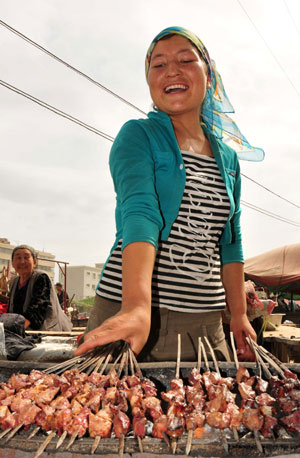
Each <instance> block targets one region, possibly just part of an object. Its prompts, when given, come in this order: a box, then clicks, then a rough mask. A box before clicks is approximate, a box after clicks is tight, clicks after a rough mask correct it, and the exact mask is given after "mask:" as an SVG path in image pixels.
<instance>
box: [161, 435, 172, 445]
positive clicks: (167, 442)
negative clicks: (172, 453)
mask: <svg viewBox="0 0 300 458" xmlns="http://www.w3.org/2000/svg"><path fill="white" fill-rule="evenodd" d="M162 437H163V440H164V441H165V443H166V444H167V446H168V448H171V444H170V441H169V438H168V435H167V434H166V433H162Z"/></svg>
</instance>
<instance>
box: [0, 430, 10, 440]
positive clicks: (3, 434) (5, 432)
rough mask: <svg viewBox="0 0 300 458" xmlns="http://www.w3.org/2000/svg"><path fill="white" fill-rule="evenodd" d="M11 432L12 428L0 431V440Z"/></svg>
mask: <svg viewBox="0 0 300 458" xmlns="http://www.w3.org/2000/svg"><path fill="white" fill-rule="evenodd" d="M11 430H12V428H7V429H5V430H4V431H2V433H0V439H2V437H4V436H6V434H8V433H9V431H11Z"/></svg>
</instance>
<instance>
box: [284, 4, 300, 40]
mask: <svg viewBox="0 0 300 458" xmlns="http://www.w3.org/2000/svg"><path fill="white" fill-rule="evenodd" d="M283 3H284V4H285V7H286V9H287V12H288V14H289V16H290V18H291V20H292V22H293V24H294V26H295V29H296V30H297V33H298V35H299V36H300V30H299V29H298V26H297V24H296V21H295V19H294V18H293V15H292V13H291V11H290V9H289V7H288V5H287V2H286V0H283Z"/></svg>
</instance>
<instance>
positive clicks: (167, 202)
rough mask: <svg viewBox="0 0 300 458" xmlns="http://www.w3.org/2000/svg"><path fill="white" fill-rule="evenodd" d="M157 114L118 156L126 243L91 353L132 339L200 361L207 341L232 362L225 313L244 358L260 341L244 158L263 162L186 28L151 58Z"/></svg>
mask: <svg viewBox="0 0 300 458" xmlns="http://www.w3.org/2000/svg"><path fill="white" fill-rule="evenodd" d="M146 77H147V81H148V84H149V89H150V94H151V97H152V100H153V103H154V106H155V109H154V111H152V112H150V113H149V114H148V118H147V119H140V120H132V121H129V122H127V123H126V124H125V125H124V126H123V127H122V129H121V131H120V132H119V134H118V136H117V138H116V140H115V142H114V144H113V147H112V149H111V154H110V168H111V173H112V177H113V181H114V186H115V191H116V194H117V208H116V226H117V236H116V240H115V243H114V246H113V247H112V250H111V252H110V255H109V257H108V259H107V262H106V264H105V266H104V269H103V272H102V276H101V279H100V282H99V285H98V287H97V291H96V297H95V302H94V307H93V310H92V312H91V315H90V319H89V322H88V326H87V332H86V334H85V338H84V343H82V345H81V346H80V347H79V348H78V349H77V350H76V352H75V354H81V353H83V352H85V351H87V350H89V349H91V348H94V347H95V346H97V345H103V344H106V343H108V342H113V341H116V340H119V339H123V340H125V341H128V342H129V343H130V345H131V348H132V349H133V351H134V352H135V353H137V354H139V359H140V360H146V361H151V360H156V361H157V360H176V356H177V355H176V348H177V347H176V340H177V333H180V334H181V339H182V359H183V360H185V361H188V360H190V361H195V360H196V358H197V340H198V337H203V336H208V338H209V340H210V342H211V345H212V347H213V349H214V351H215V352H216V353H217V355H218V358H219V359H223V360H230V358H231V353H230V350H229V348H228V346H227V343H226V341H225V336H224V331H223V327H222V318H221V312H222V310H224V309H225V307H226V304H228V306H229V307H230V310H231V329H232V331H233V333H234V336H235V339H236V343H237V347H238V349H239V354H240V358H241V359H244V360H251V359H252V358H253V354H252V352H251V350H250V348H249V347H248V344H247V342H246V337H247V336H248V335H250V336H251V337H252V338H253V339H255V338H256V335H255V332H254V330H253V329H252V327H251V325H250V323H249V320H248V318H247V313H246V298H245V291H244V274H243V252H242V243H241V228H240V191H241V180H240V169H239V162H238V158H237V154H236V151H234V150H233V149H232V148H230V147H229V146H228V144H225V142H223V141H222V138H224V140H226V143H228V142H229V141H230V142H231V143H232V144H233V145H235V146H236V147H237V148H238V149H239V150H240V151H242V150H244V153H243V154H245V155H247V157H248V158H249V157H252V159H253V160H256V159H258V157H261V155H262V154H263V153H262V152H261V150H259V149H256V148H253V147H252V146H251V145H249V143H248V142H247V141H246V139H245V138H244V137H243V136H242V134H241V133H240V131H239V129H238V128H237V126H236V125H235V124H234V123H233V121H232V120H231V119H230V118H229V117H226V115H225V114H224V113H225V112H227V111H232V110H233V109H232V107H231V104H230V102H229V100H228V98H227V96H226V93H225V90H224V87H223V84H222V80H221V77H220V75H219V74H218V72H217V70H216V67H215V64H214V62H213V61H212V60H211V59H210V57H209V54H208V52H207V50H206V48H205V46H204V45H203V43H202V42H201V40H200V39H199V38H198V37H197V36H196V35H194V34H193V33H191V32H189V31H188V30H186V29H183V28H180V27H171V28H168V29H165V30H163V31H162V32H161V33H160V34H158V35H157V36H156V37H155V38H154V40H153V42H152V43H151V45H150V47H149V50H148V52H147V56H146Z"/></svg>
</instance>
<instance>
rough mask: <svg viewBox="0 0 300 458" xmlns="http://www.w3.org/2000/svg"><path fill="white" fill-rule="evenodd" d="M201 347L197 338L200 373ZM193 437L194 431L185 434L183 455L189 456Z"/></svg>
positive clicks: (199, 339) (199, 338)
mask: <svg viewBox="0 0 300 458" xmlns="http://www.w3.org/2000/svg"><path fill="white" fill-rule="evenodd" d="M201 345H202V341H201V337H198V359H197V369H198V371H200V368H201V356H202V352H201ZM193 435H194V431H193V430H192V429H189V430H188V433H187V440H186V445H185V454H186V455H189V454H190V451H191V448H192V442H193Z"/></svg>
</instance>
